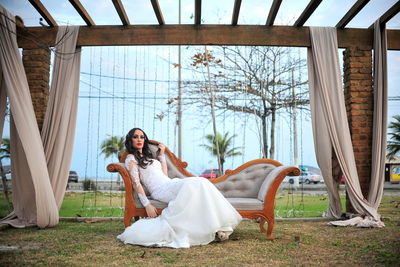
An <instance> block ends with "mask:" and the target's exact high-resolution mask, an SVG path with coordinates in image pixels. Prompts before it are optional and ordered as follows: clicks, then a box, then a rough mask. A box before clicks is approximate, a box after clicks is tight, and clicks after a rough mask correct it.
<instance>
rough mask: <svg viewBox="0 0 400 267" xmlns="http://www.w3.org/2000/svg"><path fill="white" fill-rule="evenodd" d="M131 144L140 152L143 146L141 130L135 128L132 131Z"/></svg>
mask: <svg viewBox="0 0 400 267" xmlns="http://www.w3.org/2000/svg"><path fill="white" fill-rule="evenodd" d="M132 146H133V148H135V149H137V150H139V151H140V152H142V149H143V146H144V133H143V132H142V131H141V130H136V131H135V132H134V133H133V138H132Z"/></svg>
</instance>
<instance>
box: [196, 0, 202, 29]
mask: <svg viewBox="0 0 400 267" xmlns="http://www.w3.org/2000/svg"><path fill="white" fill-rule="evenodd" d="M194 24H196V25H200V24H201V0H195V1H194Z"/></svg>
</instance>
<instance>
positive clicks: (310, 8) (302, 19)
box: [293, 0, 322, 27]
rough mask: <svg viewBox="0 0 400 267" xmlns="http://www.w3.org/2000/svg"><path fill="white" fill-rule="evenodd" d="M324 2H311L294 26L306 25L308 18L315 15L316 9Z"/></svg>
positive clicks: (316, 0) (313, 0) (320, 0)
mask: <svg viewBox="0 0 400 267" xmlns="http://www.w3.org/2000/svg"><path fill="white" fill-rule="evenodd" d="M321 2H322V0H311V1H310V3H308V5H307V7H306V9H304V11H303V13H301V15H300V17H299V18H298V19H297V20H296V22H295V23H294V25H293V26H295V27H301V26H303V25H304V23H306V21H307V20H308V18H309V17H310V16H311V15H312V13H314V11H315V9H317V7H318V6H319V4H321Z"/></svg>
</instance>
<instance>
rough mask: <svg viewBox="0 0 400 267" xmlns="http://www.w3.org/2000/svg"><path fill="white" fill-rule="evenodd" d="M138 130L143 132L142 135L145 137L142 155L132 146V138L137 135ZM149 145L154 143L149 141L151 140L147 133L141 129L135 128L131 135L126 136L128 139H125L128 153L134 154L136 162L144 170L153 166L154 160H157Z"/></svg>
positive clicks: (130, 132)
mask: <svg viewBox="0 0 400 267" xmlns="http://www.w3.org/2000/svg"><path fill="white" fill-rule="evenodd" d="M136 130H139V131H142V133H143V135H144V143H143V149H142V154H140V152H139V150H137V149H136V148H134V147H133V145H132V138H133V136H134V135H135V131H136ZM149 144H153V143H152V142H150V141H149V138H148V137H147V135H146V133H145V132H144V131H143V130H142V129H140V128H133V129H132V130H130V131H129V133H128V134H127V135H126V138H125V148H126V151H128V153H129V154H132V155H134V156H135V158H136V161H137V162H138V165H139V166H140V167H142V168H143V169H146V167H147V165H149V164H152V163H153V159H154V158H155V157H154V155H153V153H152V152H151V150H150V148H149Z"/></svg>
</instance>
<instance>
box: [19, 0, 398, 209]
mask: <svg viewBox="0 0 400 267" xmlns="http://www.w3.org/2000/svg"><path fill="white" fill-rule="evenodd" d="M150 1H151V4H152V7H153V10H154V13H155V15H156V17H157V20H158V25H132V24H131V22H130V20H129V18H128V16H127V13H126V12H125V8H124V6H123V4H122V2H121V0H112V2H113V4H114V7H115V9H116V11H117V13H118V15H119V17H120V19H121V25H116V26H97V25H96V23H95V21H94V20H93V19H92V18H91V17H90V15H89V13H88V12H87V10H86V9H85V8H84V7H83V5H82V3H81V2H80V1H79V0H69V2H70V3H71V5H72V6H73V7H74V8H75V10H76V11H77V12H78V13H79V15H80V16H81V17H82V19H83V20H84V21H85V23H86V26H81V27H80V32H79V36H78V41H77V46H117V45H260V46H291V47H309V46H310V34H309V32H310V30H309V27H305V26H303V25H304V24H305V22H306V21H307V20H308V19H309V18H310V16H311V15H312V14H313V13H314V12H315V11H316V9H317V8H318V6H319V5H320V4H321V2H322V0H310V2H309V4H308V5H307V7H306V8H305V9H304V11H303V12H302V13H301V15H300V16H299V17H298V19H297V20H296V21H295V23H294V24H293V25H292V26H275V25H274V21H275V17H276V15H277V13H278V10H279V8H280V6H281V3H282V0H273V3H272V5H271V8H270V10H269V14H268V17H267V18H266V23H265V25H238V17H239V13H240V7H241V3H242V1H241V0H235V2H234V5H233V10H232V19H231V24H230V25H203V24H201V16H202V14H201V9H202V1H201V0H194V1H195V5H194V23H193V24H185V25H182V24H178V25H176V24H175V25H173V24H166V22H165V20H164V17H163V14H162V10H161V8H160V5H159V2H158V0H150ZM29 2H30V3H31V4H32V5H33V6H34V8H35V9H36V10H37V11H38V12H39V13H40V15H41V16H42V17H43V19H44V20H45V21H46V22H47V23H48V25H49V27H24V25H22V24H21V23H19V24H18V27H17V35H18V37H17V38H18V39H17V40H18V45H19V47H20V48H23V51H24V52H23V54H24V58H25V59H24V64H25V68H26V72H27V77H28V83H29V86H30V90H31V94H32V99H33V103H34V107H35V112H36V116H37V118H38V122H39V127H40V121H41V120H42V119H41V116H44V112H38V111H37V110H39V109H41V108H42V109H43V105H44V106H45V105H46V103H47V102H46V101H47V98H46V94H48V77H49V65H50V56H49V55H47V56H45V58H46V59H45V62H43V61H41V60H42V59H40V58H35V57H32V55H37V54H40V53H42V52H37V51H35V50H39V49H41V50H43V49H42V48H43V47H52V46H54V45H55V39H56V34H57V30H58V29H57V26H58V25H57V23H56V21H55V20H54V18H53V17H52V16H51V14H50V13H49V12H48V11H47V9H46V8H45V6H44V5H43V4H42V3H41V2H40V0H29ZM368 2H369V0H358V1H356V3H355V4H354V5H353V6H352V7H351V8H350V9H349V10H348V11H347V13H346V14H345V15H344V16H343V18H341V19H340V21H339V22H338V23H337V24H336V29H337V37H338V45H339V47H340V48H345V52H344V88H345V98H346V99H345V101H346V108H347V114H348V121H349V126H350V131H351V136H352V142H353V148H354V155H355V158H356V164H357V171H358V174H359V178H360V184H361V188H362V191H363V194H364V196H365V197H366V196H367V195H368V189H369V184H370V178H371V177H370V175H371V160H370V159H371V153H372V152H371V151H372V118H373V110H374V109H373V105H374V104H373V99H374V98H373V89H372V86H373V83H372V80H373V77H372V48H373V28H372V25H371V26H370V27H368V28H346V25H348V23H349V22H350V21H351V20H352V19H353V18H354V17H355V16H356V15H357V14H358V13H359V12H360V11H361V10H362V9H363V8H364V7H365V6H366V5H367V3H368ZM399 11H400V1H398V2H397V3H395V4H394V5H393V6H392V7H390V8H389V9H388V10H387V11H386V12H385V13H384V14H383V15H382V16H381V17H380V18H379V22H380V24H381V25H385V24H386V23H387V22H388V21H389V20H390V19H391V18H393V17H394V16H395V15H396V14H398V13H399ZM387 42H388V45H387V47H388V49H390V50H400V30H387ZM38 44H40V47H38ZM29 51H34V52H29ZM47 53H48V54H49V52H47ZM26 55H28V57H26ZM38 61H41V62H38ZM42 63H43V64H42ZM32 66H33V67H32ZM35 66H41V69H38V67H35ZM40 73H41V74H42V75H43V78H41V80H40V81H41V83H40V85H37V83H38V81H37V80H36V81H34V79H37V77H40V75H38V74H40ZM29 74H32V75H31V76H30V75H29ZM46 86H47V87H46ZM46 90H47V91H46ZM44 110H45V108H44ZM347 203H348V207H347V208H348V209H350V210H351V207H350V206H349V205H350V204H349V203H350V202H349V201H347Z"/></svg>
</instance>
